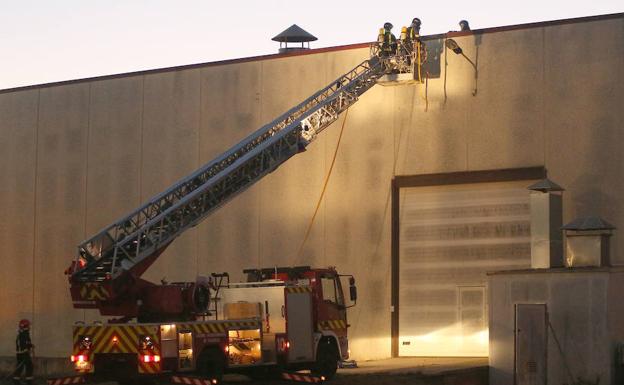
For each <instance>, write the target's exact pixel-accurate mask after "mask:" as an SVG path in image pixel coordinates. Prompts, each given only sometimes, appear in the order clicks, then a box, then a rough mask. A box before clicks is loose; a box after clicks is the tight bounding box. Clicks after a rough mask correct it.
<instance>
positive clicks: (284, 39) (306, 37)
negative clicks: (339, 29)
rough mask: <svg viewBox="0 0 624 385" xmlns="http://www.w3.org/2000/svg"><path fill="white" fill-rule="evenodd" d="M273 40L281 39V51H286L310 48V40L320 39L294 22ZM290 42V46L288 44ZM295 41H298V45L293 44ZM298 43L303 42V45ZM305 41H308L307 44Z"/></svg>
mask: <svg viewBox="0 0 624 385" xmlns="http://www.w3.org/2000/svg"><path fill="white" fill-rule="evenodd" d="M271 40H273V41H279V43H280V48H279V51H278V52H279V53H286V52H291V51H300V50H304V49H310V42H311V41H316V40H318V39H317V38H316V37H315V36H313V35H312V34H310V33H309V32H307V31H305V30H304V29H303V28H301V27H299V26H298V25H297V24H293V25H291V26H290V27H288V28H286V29H285V30H284V31H282V32H280V33H279V34H278V35H277V36H275V37H274V38H273V39H271ZM289 43H290V46H289V45H288V44H289ZM293 43H296V44H297V45H296V46H293ZM298 43H301V46H299V45H298ZM305 43H308V44H307V46H306V45H305Z"/></svg>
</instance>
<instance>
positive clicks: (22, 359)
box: [13, 319, 35, 385]
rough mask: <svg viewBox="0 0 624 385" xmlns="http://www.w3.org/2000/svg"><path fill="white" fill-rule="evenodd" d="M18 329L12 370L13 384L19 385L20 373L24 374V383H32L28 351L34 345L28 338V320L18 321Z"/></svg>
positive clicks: (31, 364) (31, 366)
mask: <svg viewBox="0 0 624 385" xmlns="http://www.w3.org/2000/svg"><path fill="white" fill-rule="evenodd" d="M18 326H19V331H18V333H17V338H16V339H15V355H16V356H17V364H16V366H15V371H14V372H13V384H15V385H20V384H21V378H22V375H24V376H25V379H26V384H27V385H31V384H32V383H33V379H34V377H33V363H32V358H31V357H30V352H31V351H32V349H33V348H34V347H35V345H33V344H32V342H31V340H30V321H29V320H27V319H23V320H21V321H20V322H19V325H18Z"/></svg>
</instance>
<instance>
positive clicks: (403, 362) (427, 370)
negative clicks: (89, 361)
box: [0, 358, 488, 385]
mask: <svg viewBox="0 0 624 385" xmlns="http://www.w3.org/2000/svg"><path fill="white" fill-rule="evenodd" d="M487 365H488V360H487V358H395V359H387V360H377V361H362V362H358V368H355V369H339V371H338V374H337V375H336V377H335V378H334V379H333V380H332V381H330V382H328V383H327V384H328V385H390V384H392V385H408V384H409V385H447V384H451V385H455V384H457V385H464V384H466V385H483V384H486V383H487V382H483V378H484V374H487V369H485V367H486V366H487ZM485 378H487V375H485ZM224 382H225V383H226V384H228V383H230V384H265V385H278V384H279V385H288V384H298V383H297V382H287V381H277V380H273V381H252V380H250V379H249V378H248V377H246V376H241V375H227V376H226V378H225V381H224ZM0 384H2V385H5V384H7V385H9V384H11V383H10V382H9V381H1V380H0ZM42 384H45V383H44V382H43V380H41V379H37V381H36V385H42ZM101 385H116V384H115V383H113V382H108V383H101Z"/></svg>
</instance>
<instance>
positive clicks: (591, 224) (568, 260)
mask: <svg viewBox="0 0 624 385" xmlns="http://www.w3.org/2000/svg"><path fill="white" fill-rule="evenodd" d="M561 229H562V230H564V232H565V242H566V257H565V266H566V267H582V266H610V265H611V261H610V256H609V238H610V237H611V235H613V230H615V226H613V225H612V224H611V223H609V222H607V221H605V220H604V219H602V218H600V217H581V218H576V219H574V220H573V221H572V222H570V223H568V224H566V225H565V226H563V227H562V228H561Z"/></svg>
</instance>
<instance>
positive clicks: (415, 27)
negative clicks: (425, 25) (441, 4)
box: [407, 17, 422, 43]
mask: <svg viewBox="0 0 624 385" xmlns="http://www.w3.org/2000/svg"><path fill="white" fill-rule="evenodd" d="M421 24H422V23H421V22H420V19H419V18H417V17H415V18H413V19H412V24H411V25H410V26H409V27H407V40H409V41H411V42H412V43H414V42H416V40H419V39H420V25H421Z"/></svg>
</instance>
